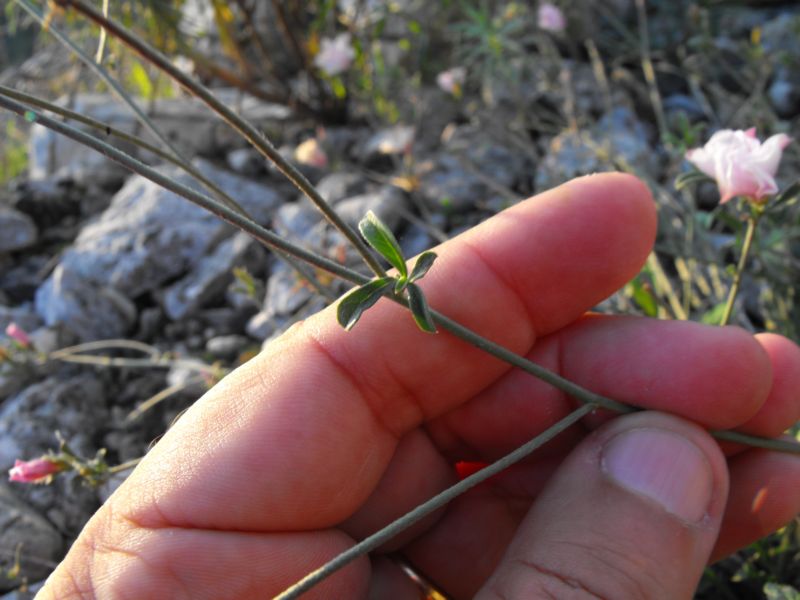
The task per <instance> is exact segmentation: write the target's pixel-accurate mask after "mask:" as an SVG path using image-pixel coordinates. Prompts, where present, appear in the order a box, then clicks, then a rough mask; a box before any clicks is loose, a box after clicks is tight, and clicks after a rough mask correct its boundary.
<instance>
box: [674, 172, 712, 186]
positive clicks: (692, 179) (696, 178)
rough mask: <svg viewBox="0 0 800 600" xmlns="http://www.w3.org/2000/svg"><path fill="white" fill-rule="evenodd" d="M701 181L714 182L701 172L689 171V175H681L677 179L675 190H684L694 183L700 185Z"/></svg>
mask: <svg viewBox="0 0 800 600" xmlns="http://www.w3.org/2000/svg"><path fill="white" fill-rule="evenodd" d="M701 181H713V179H711V178H710V177H709V176H708V175H706V174H705V173H702V172H700V171H689V172H688V173H681V174H680V175H678V176H677V177H676V178H675V189H676V190H682V189H683V188H685V187H686V186H687V185H690V184H692V183H700V182H701Z"/></svg>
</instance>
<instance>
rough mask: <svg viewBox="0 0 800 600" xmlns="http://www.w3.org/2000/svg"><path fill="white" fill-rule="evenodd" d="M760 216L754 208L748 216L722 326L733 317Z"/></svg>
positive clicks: (721, 322) (721, 321) (721, 320)
mask: <svg viewBox="0 0 800 600" xmlns="http://www.w3.org/2000/svg"><path fill="white" fill-rule="evenodd" d="M760 217H761V212H760V211H758V210H755V209H754V210H753V211H752V212H751V213H750V216H749V217H748V218H747V231H746V232H745V234H744V242H743V243H742V255H741V256H740V257H739V264H737V265H736V272H735V273H734V275H733V283H732V284H731V291H730V292H728V301H727V302H726V303H725V312H723V313H722V318H721V319H720V322H719V324H720V327H722V326H724V325H727V324H728V319H730V318H731V313H732V312H733V304H734V302H735V301H736V295H737V294H738V293H739V285H740V284H741V283H742V273H743V272H744V267H745V265H746V264H747V255H748V254H749V253H750V246H751V245H752V244H753V234H755V231H756V225H758V220H759V218H760Z"/></svg>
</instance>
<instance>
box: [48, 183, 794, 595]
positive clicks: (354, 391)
mask: <svg viewBox="0 0 800 600" xmlns="http://www.w3.org/2000/svg"><path fill="white" fill-rule="evenodd" d="M655 229H656V209H655V205H654V203H653V201H652V199H651V197H650V194H649V192H648V191H647V189H646V188H645V186H644V185H643V184H642V183H641V182H639V181H638V180H637V179H635V178H633V177H630V176H626V175H620V174H608V175H595V176H591V177H587V178H582V179H579V180H575V181H573V182H571V183H569V184H567V185H564V186H561V187H559V188H557V189H555V190H552V191H549V192H545V193H543V194H541V195H539V196H537V197H535V198H533V199H531V200H528V201H525V202H522V203H520V204H518V205H516V206H514V207H512V208H510V209H508V210H506V211H504V212H502V213H500V214H499V215H497V216H496V217H494V218H492V219H490V220H489V221H487V222H486V223H484V224H482V225H480V226H478V227H476V228H474V229H472V230H470V231H469V232H467V233H465V234H463V235H461V236H459V237H458V238H455V239H453V240H451V241H449V242H448V243H446V244H444V245H442V246H440V247H439V248H437V249H436V252H437V253H438V254H439V258H438V260H437V262H436V264H435V265H434V267H433V268H432V270H431V271H430V273H429V274H428V275H427V276H426V277H425V279H423V280H422V281H421V282H420V284H421V286H422V288H423V289H424V290H425V292H426V295H427V298H428V300H429V302H430V304H431V306H432V307H434V308H436V309H438V310H441V311H442V312H444V313H445V314H447V315H448V316H450V317H452V318H454V319H456V320H457V321H460V322H462V323H463V324H465V325H467V326H468V327H470V328H472V329H474V330H475V331H477V332H478V333H480V334H482V335H484V336H486V337H488V338H490V339H492V340H494V341H495V342H498V343H500V344H502V345H504V346H506V347H508V348H510V349H512V350H514V351H515V352H518V353H521V354H523V355H526V356H528V357H529V358H531V359H532V360H534V361H536V362H538V363H540V364H542V365H544V366H545V367H547V368H550V369H553V370H555V371H558V372H560V373H561V374H562V375H564V376H566V377H567V378H569V379H572V380H574V381H576V382H578V383H580V384H581V385H583V386H585V387H587V388H589V389H592V390H594V391H596V392H599V393H602V394H605V395H607V396H610V397H612V398H615V399H618V400H621V401H624V402H630V403H635V404H637V405H638V406H641V407H643V408H649V409H654V410H658V411H664V412H669V413H672V414H674V415H678V416H680V417H682V419H676V418H673V417H669V416H666V415H663V414H660V413H656V412H644V413H639V414H637V415H633V416H628V417H616V418H614V419H613V420H612V421H611V422H607V423H606V424H605V425H602V426H601V425H600V424H601V423H602V422H603V421H607V420H608V417H607V416H605V415H594V416H593V417H592V418H588V419H586V420H585V421H584V422H583V423H581V424H580V425H577V426H574V427H573V428H571V429H570V430H568V431H567V432H565V434H564V435H562V436H561V437H560V438H559V439H557V440H556V441H554V442H552V443H551V444H549V445H547V446H546V447H545V448H543V449H542V451H541V452H539V453H537V454H535V455H534V456H533V457H532V458H530V459H528V460H526V461H524V462H522V463H520V464H518V465H517V466H515V467H513V468H512V469H510V470H508V471H507V472H505V473H504V474H502V475H501V476H499V477H497V478H496V479H494V480H492V481H490V482H489V483H487V484H484V485H481V486H479V487H478V488H475V489H474V490H472V491H471V492H469V493H467V494H466V495H464V496H462V497H460V498H459V499H458V500H456V501H455V502H453V503H452V504H451V505H450V506H449V507H448V508H447V509H446V510H443V511H440V512H439V513H436V514H435V515H433V516H431V517H429V518H428V519H425V520H424V521H422V522H421V523H419V524H417V525H416V526H414V527H413V528H412V529H411V530H410V531H407V532H406V533H405V534H403V535H401V536H400V538H398V539H396V540H394V541H393V542H392V543H391V544H390V548H389V549H390V550H393V551H396V552H401V553H402V554H403V555H404V556H405V557H406V559H407V560H408V561H410V562H411V563H413V564H414V565H415V566H416V567H417V568H418V569H419V570H421V571H422V572H424V573H426V574H427V575H428V576H429V577H430V578H431V579H432V580H434V581H435V582H437V584H438V585H440V586H441V587H442V588H443V589H444V590H446V591H447V592H448V593H450V594H451V595H452V596H454V597H455V598H470V597H473V596H475V595H476V594H479V590H481V588H482V587H483V586H484V585H485V584H486V582H487V581H488V582H489V583H488V584H486V587H484V589H483V590H482V592H480V593H481V594H483V595H481V596H480V597H483V598H494V597H499V596H500V595H501V594H502V595H505V597H525V595H526V594H527V597H536V591H537V590H539V591H541V590H544V589H545V588H546V587H547V586H548V585H551V584H553V582H556V583H559V584H560V583H563V581H567V582H569V583H570V585H571V584H572V583H574V584H575V585H576V587H575V588H574V589H575V590H581V589H584V590H590V591H592V592H593V593H596V594H597V595H601V596H604V597H626V598H634V597H647V598H660V597H663V598H683V597H685V598H689V597H691V593H692V590H693V588H694V586H695V585H696V582H697V581H698V579H699V577H700V575H701V573H702V570H703V568H704V567H705V565H706V564H707V563H708V561H709V560H714V559H716V558H719V557H722V556H725V555H726V554H728V553H730V552H732V551H734V550H736V549H737V548H740V547H741V546H743V545H745V544H747V543H749V542H751V541H753V540H755V539H757V538H759V537H762V536H764V535H765V534H767V533H769V532H771V531H773V530H775V529H776V528H778V527H779V526H781V525H783V524H784V523H786V522H787V521H788V520H790V519H791V518H792V517H793V516H794V515H795V514H796V513H797V512H798V511H799V510H800V459H798V458H797V457H794V456H789V455H785V454H778V453H771V452H765V451H757V450H752V449H744V448H740V447H737V448H734V447H733V446H727V447H725V448H724V450H725V452H726V454H723V453H722V452H720V450H719V447H718V445H717V444H716V442H714V441H713V440H712V439H711V438H710V437H709V436H707V435H706V434H705V433H704V431H703V428H709V429H720V428H735V429H738V430H741V431H745V432H747V433H750V434H755V435H763V436H775V435H778V434H779V433H780V432H782V431H783V430H785V429H786V428H787V427H789V426H790V425H791V424H792V423H793V422H794V421H795V420H796V419H798V416H800V415H799V413H800V396H799V394H800V349H798V347H797V346H795V345H794V344H793V343H792V342H790V341H788V340H786V339H785V338H783V337H781V336H778V335H772V334H764V335H758V336H751V335H750V334H748V333H747V332H745V331H743V330H741V329H738V328H735V327H725V328H715V327H710V326H704V325H700V324H695V323H688V322H667V321H655V320H650V319H644V318H637V317H612V316H601V315H587V314H586V311H587V310H589V309H591V307H593V306H595V305H596V304H597V303H598V302H599V301H601V300H602V299H604V298H606V297H607V296H609V295H610V294H611V293H613V292H614V291H615V290H617V289H618V288H620V287H621V286H622V285H624V284H625V283H626V282H627V281H629V280H630V279H631V278H632V277H634V276H635V275H636V274H637V273H638V271H639V269H640V267H641V265H642V264H643V263H644V261H645V259H646V257H647V255H648V253H649V251H650V249H651V248H652V245H653V242H654V237H655ZM574 406H575V402H574V401H573V400H571V399H569V398H567V397H565V396H564V395H563V394H562V393H561V392H558V391H557V390H555V389H553V388H552V387H550V386H548V385H546V384H544V383H542V382H540V381H538V380H537V379H535V378H533V377H532V376H530V375H527V374H525V373H523V372H521V371H519V370H515V369H511V368H510V367H509V366H508V365H506V364H505V363H502V362H500V361H498V360H496V359H494V358H491V357H489V356H488V355H486V354H485V353H483V352H482V351H480V350H477V349H476V348H474V347H472V346H470V345H468V344H466V343H464V342H463V341H461V340H459V339H457V338H455V337H453V336H451V335H449V334H447V333H439V334H437V335H435V336H432V335H429V334H424V333H422V332H420V331H419V330H417V328H416V327H415V325H414V322H413V320H412V319H411V317H410V315H409V314H408V313H407V312H406V311H405V310H404V309H402V308H400V307H398V306H396V305H394V304H393V303H391V302H389V301H385V300H381V301H380V302H378V304H376V305H375V307H373V308H372V309H370V310H369V311H368V312H367V313H366V314H365V315H364V316H363V317H362V319H361V321H360V322H359V323H358V324H357V326H356V327H355V329H354V330H353V331H351V332H345V331H344V330H343V329H342V328H341V327H340V326H339V325H338V324H337V323H336V318H335V306H333V307H329V308H328V309H326V310H325V311H323V312H321V313H319V314H317V315H315V316H314V317H311V318H309V319H308V320H306V321H305V322H304V323H302V324H299V325H296V326H295V327H293V328H292V329H291V330H290V331H289V332H287V333H286V334H285V335H284V336H282V337H281V338H280V339H278V340H276V341H275V342H273V343H272V344H270V345H269V347H268V348H267V349H265V350H264V351H263V352H262V353H261V354H260V355H258V356H257V357H256V358H254V359H253V360H251V361H250V362H249V363H247V364H246V365H244V366H243V367H241V368H239V369H237V370H236V371H235V372H234V373H232V374H231V375H229V376H228V377H226V378H225V379H224V380H223V381H222V382H221V383H219V384H218V385H217V386H216V387H214V388H213V389H212V390H211V391H210V392H208V393H207V394H206V395H205V396H204V397H203V398H202V399H200V400H199V401H198V402H197V403H196V404H195V405H194V406H192V408H191V409H190V410H189V411H188V412H187V413H186V414H185V415H184V416H183V417H182V418H181V419H180V421H179V422H178V423H177V424H176V425H175V426H174V427H173V428H172V429H171V430H170V431H168V432H167V433H166V435H165V436H164V437H163V438H162V439H161V441H159V443H158V444H157V445H156V446H155V447H154V448H153V449H152V450H151V451H150V452H149V454H148V455H147V456H146V457H145V458H144V460H143V461H142V462H141V464H140V465H139V466H138V467H137V468H136V470H135V471H134V472H133V473H132V475H131V476H130V477H129V479H128V480H127V481H126V482H125V483H124V484H123V485H122V486H121V487H120V488H119V490H118V491H117V492H116V493H115V494H114V495H113V496H112V497H111V499H109V500H108V501H107V502H106V504H105V505H104V506H103V507H102V508H101V509H100V510H99V511H98V513H97V514H96V515H95V516H94V517H93V519H92V520H91V521H90V522H89V524H88V525H87V526H86V529H85V530H84V531H83V533H82V534H81V536H80V537H79V539H78V540H77V542H76V543H75V544H74V545H73V547H72V549H71V550H70V552H69V554H68V555H67V557H66V558H65V560H64V561H63V563H62V564H61V565H60V566H59V567H58V568H57V569H56V571H55V572H54V574H53V575H52V576H51V577H50V579H49V580H48V583H47V585H46V586H45V588H44V590H43V591H42V592H41V596H40V597H41V598H58V599H66V598H79V597H80V598H92V597H96V598H104V599H105V598H132V599H133V598H170V599H172V598H192V599H202V598H214V599H220V598H266V597H270V596H271V595H275V594H277V593H279V592H280V591H281V590H283V589H284V588H285V587H287V586H288V585H290V584H292V583H293V582H295V581H296V580H298V579H300V578H301V577H302V576H303V575H305V574H306V573H307V572H308V571H310V570H312V569H314V568H316V567H318V566H320V565H321V564H322V563H323V562H325V561H326V560H328V559H329V558H331V557H333V556H334V555H336V554H337V553H339V552H341V551H342V550H344V549H346V548H348V547H350V546H351V545H352V544H353V543H354V540H358V539H361V538H363V537H364V536H365V535H367V534H369V533H371V532H373V531H375V530H376V529H378V528H379V527H381V526H382V525H384V524H386V523H388V522H389V521H390V520H392V519H394V518H395V517H397V516H400V515H401V514H403V513H404V512H406V511H407V510H409V509H411V508H413V507H414V506H416V505H417V504H419V503H420V502H422V501H424V500H425V499H427V498H429V497H430V496H431V495H433V494H434V493H436V492H438V491H441V490H442V489H444V488H446V487H447V486H449V485H451V484H452V483H453V482H455V481H456V478H457V475H456V471H455V468H454V465H455V463H456V462H458V461H464V460H466V461H491V460H493V459H495V458H497V457H499V456H501V455H503V454H504V453H506V452H509V451H510V450H512V449H513V448H515V447H516V446H517V445H519V444H520V443H522V442H524V441H526V440H527V439H530V438H531V437H533V436H534V435H536V434H537V433H539V432H540V431H542V430H544V429H545V428H546V427H547V426H549V425H551V424H552V423H553V422H555V421H556V420H558V419H559V418H561V417H563V416H565V415H566V414H567V413H568V412H569V411H570V410H571V409H572V408H574ZM692 422H693V423H694V424H693V423H692ZM642 424H644V425H646V426H647V427H659V428H663V430H664V431H668V432H674V433H675V434H676V435H681V436H684V437H685V438H686V439H690V440H692V441H693V443H695V444H696V447H697V448H698V449H699V450H698V451H699V452H702V453H703V455H704V456H705V457H706V460H707V463H708V465H709V469H710V471H709V472H710V473H712V477H711V479H710V480H709V483H708V485H709V486H712V492H713V493H712V500H711V501H710V503H709V504H708V508H707V514H706V517H705V518H704V519H703V521H702V523H701V524H699V525H695V524H687V523H683V522H680V521H679V520H676V519H674V518H673V517H672V515H669V514H667V513H666V512H664V511H661V510H659V508H658V507H656V506H655V505H654V504H652V503H650V502H648V501H645V500H643V499H642V498H641V497H639V496H635V495H631V494H630V493H627V492H624V491H622V490H621V489H620V488H618V487H616V486H614V485H609V484H608V482H607V481H605V480H603V478H602V476H600V475H598V474H597V471H596V467H595V465H594V463H592V461H591V460H586V457H589V456H592V452H593V451H594V450H593V448H595V447H599V446H598V445H599V444H602V443H604V442H603V440H604V439H607V438H608V436H610V435H612V434H613V433H614V432H615V431H617V430H622V429H624V428H626V427H632V426H642ZM698 425H699V426H698ZM597 427H599V429H596V428H597ZM593 431H594V433H593ZM573 450H574V451H573ZM571 451H573V452H572V454H571V455H570V452H571ZM565 457H568V458H566V460H565ZM665 460H666V459H665ZM728 490H730V491H728ZM526 514H528V517H527V518H526ZM515 535H516V536H517V537H516V539H514V538H515ZM512 539H513V540H514V542H513V544H512ZM510 544H512V550H511V551H510V552H509V555H508V556H510V557H511V558H512V559H513V560H511V559H508V558H507V559H506V560H503V556H504V553H505V552H506V550H507V549H508V547H509V545H510ZM520 556H523V557H525V559H524V560H522V559H519V557H520ZM514 557H516V558H514ZM543 557H544V558H543ZM551 571H555V572H556V575H557V577H553V574H552V573H551ZM492 573H495V575H494V576H492ZM548 578H549V579H548ZM548 589H549V588H548ZM370 594H371V596H372V597H374V598H399V599H403V598H414V597H416V596H415V594H417V590H416V589H415V588H414V585H413V584H412V583H411V582H410V580H409V579H408V578H407V577H405V576H404V575H403V574H402V573H401V572H400V571H399V568H398V567H397V566H396V563H394V562H392V561H391V560H389V559H388V558H385V557H383V556H380V555H379V554H378V555H376V556H373V557H372V558H362V559H360V560H358V561H356V562H355V563H353V564H352V565H350V566H348V567H347V568H345V569H343V570H342V571H341V572H339V573H337V574H336V575H334V576H333V577H331V578H330V579H329V580H327V581H326V582H324V583H323V584H321V585H319V586H318V587H317V588H315V589H314V590H313V591H312V592H311V593H309V594H308V596H307V597H308V598H359V597H368V595H370ZM561 597H568V596H561ZM576 597H583V596H576Z"/></svg>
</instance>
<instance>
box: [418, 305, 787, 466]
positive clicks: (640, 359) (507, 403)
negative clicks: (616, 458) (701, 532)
mask: <svg viewBox="0 0 800 600" xmlns="http://www.w3.org/2000/svg"><path fill="white" fill-rule="evenodd" d="M780 339H783V338H780ZM788 346H792V347H793V345H792V344H791V342H788V341H787V342H786V343H785V344H783V345H782V346H781V348H784V349H786V350H790V348H788ZM794 351H795V352H796V348H794ZM784 354H790V353H789V352H786V353H784ZM528 356H529V358H530V359H531V360H533V361H534V362H536V363H538V364H540V365H542V366H545V367H547V368H549V369H552V370H554V371H557V372H559V373H560V374H561V375H563V376H564V377H566V378H567V379H569V380H571V381H575V382H576V383H579V384H581V385H583V386H584V387H586V388H588V389H590V390H591V391H594V392H597V393H600V394H603V395H605V396H607V397H610V398H614V399H616V400H619V401H621V402H625V403H628V404H631V405H634V406H639V407H642V408H647V409H654V410H662V411H665V412H670V413H673V414H677V415H679V416H682V417H685V418H687V419H690V420H693V421H696V422H698V423H701V424H703V425H705V426H706V427H709V428H713V429H727V428H731V427H735V426H739V425H742V424H743V423H746V422H748V420H750V419H752V418H753V415H756V414H757V413H758V412H759V411H761V412H762V413H763V414H764V419H765V420H766V419H768V420H769V421H770V422H771V424H772V425H773V426H774V425H776V424H782V428H786V427H787V426H789V425H790V423H791V422H792V421H791V420H790V419H792V418H793V417H794V415H795V412H796V410H797V406H796V405H797V404H798V399H797V398H796V395H797V393H796V391H793V390H790V389H788V388H789V387H790V386H793V385H795V384H794V382H796V380H797V375H796V374H794V373H796V372H797V371H798V370H800V363H799V364H797V365H795V364H794V363H793V362H792V361H791V360H788V359H786V358H785V357H784V356H783V354H781V353H780V352H778V351H777V348H776V349H775V351H773V352H771V353H769V354H768V353H767V352H765V351H764V349H763V347H762V345H761V344H759V343H758V341H756V340H755V339H754V338H753V337H752V336H750V335H749V334H747V333H746V332H744V331H743V330H741V329H737V328H733V327H726V328H720V327H709V326H706V325H701V324H697V323H690V322H675V321H656V320H652V319H642V318H636V317H612V316H605V315H592V316H588V317H585V318H583V319H581V320H579V321H577V322H576V323H574V324H572V325H570V326H568V327H566V328H564V329H562V330H560V331H558V332H556V333H554V334H552V335H550V336H547V337H545V338H543V339H541V340H539V342H538V343H537V344H536V346H535V347H534V349H533V351H532V352H531V353H529V355H528ZM792 356H794V355H792ZM770 358H773V359H774V360H775V365H776V366H775V370H774V372H775V373H776V376H777V377H778V379H776V382H778V383H776V384H775V385H773V380H772V373H773V368H772V365H771V362H770ZM789 371H791V373H792V374H791V375H790V374H789ZM770 389H773V396H774V397H775V399H774V401H772V404H771V406H772V408H769V407H767V405H766V402H765V401H766V399H767V397H768V395H769V394H770ZM796 389H798V388H797V387H795V390H796ZM792 396H794V397H795V398H794V401H793V402H792V401H790V400H789V399H788V398H787V397H792ZM574 405H575V403H574V401H573V400H572V399H570V398H569V397H566V396H565V395H564V394H563V393H561V392H560V391H558V390H556V389H555V388H553V387H552V386H550V385H548V384H546V383H543V382H542V381H540V380H538V379H535V378H534V377H532V376H530V375H528V374H527V373H525V372H522V371H520V370H514V371H510V372H508V373H506V374H505V375H504V376H502V377H501V378H500V379H498V380H497V381H496V382H495V383H494V384H492V385H491V386H490V387H488V388H487V389H486V390H484V391H483V392H481V393H479V394H477V395H476V396H475V397H474V398H473V399H471V400H470V401H468V402H466V403H464V404H463V405H461V406H459V407H457V408H456V409H455V410H453V411H451V412H450V413H448V414H446V415H444V416H442V417H441V418H439V419H437V420H435V421H434V422H432V423H430V424H429V425H428V431H429V432H430V434H431V437H432V439H433V440H434V441H435V443H436V444H437V445H438V446H439V448H440V449H441V450H442V452H444V453H445V455H447V456H448V457H449V458H450V459H451V460H453V461H455V460H493V459H496V458H499V457H500V456H502V455H504V454H506V453H508V452H510V451H511V450H512V449H513V448H515V447H517V446H519V445H520V444H522V443H524V442H526V441H527V440H529V439H531V438H532V437H533V436H535V435H536V434H538V433H540V432H541V431H543V430H544V429H545V428H546V427H548V426H549V425H552V424H553V423H555V422H556V421H557V420H559V419H561V418H563V417H564V416H565V415H566V414H567V413H568V412H570V411H571V410H573V408H574ZM787 405H790V406H791V407H792V408H791V409H788V408H786V406H787ZM762 407H763V408H762ZM580 435H581V430H580V429H579V428H574V429H572V430H571V435H567V436H565V437H563V438H559V440H556V441H555V442H554V443H552V444H550V445H549V448H547V449H543V451H544V452H548V451H549V452H552V453H558V452H563V451H565V450H568V449H569V448H571V447H572V446H573V445H574V444H575V443H576V441H577V439H579V436H580Z"/></svg>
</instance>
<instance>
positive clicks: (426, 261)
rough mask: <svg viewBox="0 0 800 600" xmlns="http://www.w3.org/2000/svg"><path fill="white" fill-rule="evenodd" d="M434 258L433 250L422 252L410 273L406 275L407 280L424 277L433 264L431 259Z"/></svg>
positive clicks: (411, 280) (433, 259)
mask: <svg viewBox="0 0 800 600" xmlns="http://www.w3.org/2000/svg"><path fill="white" fill-rule="evenodd" d="M435 260H436V253H435V252H423V253H422V254H420V255H419V258H417V262H415V263H414V268H413V269H411V275H409V276H408V281H409V282H412V283H413V282H414V281H417V280H418V279H422V278H423V277H425V274H426V273H427V272H428V270H429V269H430V268H431V267H432V266H433V261H435Z"/></svg>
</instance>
